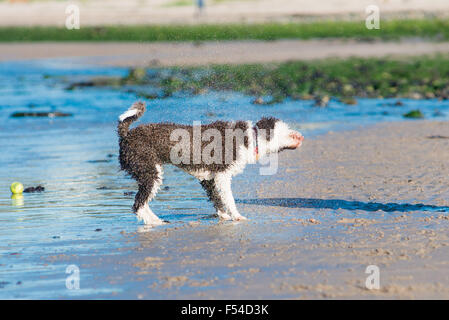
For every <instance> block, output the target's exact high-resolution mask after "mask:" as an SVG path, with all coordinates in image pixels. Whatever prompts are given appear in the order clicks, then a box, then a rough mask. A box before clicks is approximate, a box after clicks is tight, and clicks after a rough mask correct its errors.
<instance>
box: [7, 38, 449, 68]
mask: <svg viewBox="0 0 449 320" xmlns="http://www.w3.org/2000/svg"><path fill="white" fill-rule="evenodd" d="M440 53H449V42H430V41H416V40H413V39H411V40H401V41H399V42H384V41H374V42H361V41H355V40H335V39H334V40H328V39H325V40H323V39H321V40H275V41H222V42H216V41H205V42H198V43H195V42H193V43H192V42H180V43H169V42H164V43H137V42H132V43H126V42H107V43H104V42H102V43H91V42H28V43H0V62H1V61H3V62H5V61H23V60H36V59H65V58H71V59H72V61H71V62H72V63H78V64H93V65H95V64H97V65H109V66H121V67H148V66H162V67H170V66H201V65H207V64H245V63H270V62H285V61H290V60H298V61H301V60H304V61H311V60H319V59H327V58H350V57H365V58H373V57H410V56H420V55H433V54H440Z"/></svg>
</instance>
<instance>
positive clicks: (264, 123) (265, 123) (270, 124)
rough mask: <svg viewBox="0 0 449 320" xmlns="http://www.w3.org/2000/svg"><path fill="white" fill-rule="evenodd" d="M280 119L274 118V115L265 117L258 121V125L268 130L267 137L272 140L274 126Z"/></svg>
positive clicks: (260, 128) (259, 127)
mask: <svg viewBox="0 0 449 320" xmlns="http://www.w3.org/2000/svg"><path fill="white" fill-rule="evenodd" d="M278 121H279V119H276V118H273V117H263V118H262V119H260V120H259V121H257V122H256V127H257V128H258V129H259V130H265V132H266V139H267V140H268V141H270V138H271V135H272V134H274V132H273V130H274V126H275V125H276V122H278Z"/></svg>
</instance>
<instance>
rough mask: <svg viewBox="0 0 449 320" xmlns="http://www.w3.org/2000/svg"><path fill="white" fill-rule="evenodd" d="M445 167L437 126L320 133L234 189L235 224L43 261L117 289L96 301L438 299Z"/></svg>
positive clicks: (447, 203)
mask: <svg viewBox="0 0 449 320" xmlns="http://www.w3.org/2000/svg"><path fill="white" fill-rule="evenodd" d="M448 159H449V125H448V124H447V123H446V122H431V121H407V122H400V123H398V122H396V123H384V124H378V125H375V126H372V127H368V128H358V129H356V130H351V131H344V132H335V133H332V132H329V133H328V134H326V135H323V136H318V137H316V138H310V139H306V141H305V142H304V145H303V146H302V147H301V149H300V150H297V151H285V152H283V153H282V154H281V157H280V167H279V172H278V174H276V175H273V176H258V175H253V176H251V175H252V174H254V173H255V172H257V168H255V167H251V168H249V170H248V171H247V172H245V174H243V175H242V176H238V177H237V178H236V179H235V181H234V187H233V188H234V190H235V197H236V199H238V200H237V202H238V207H239V210H240V211H241V213H243V214H244V215H246V216H247V217H248V218H249V220H248V221H246V222H240V223H232V222H226V223H216V222H215V220H208V219H199V220H198V221H197V222H196V221H193V222H189V223H184V224H182V223H181V224H180V223H176V222H173V223H171V224H170V225H168V226H165V227H159V228H155V229H152V230H150V231H145V230H144V229H142V228H141V229H140V231H141V232H136V233H125V232H123V233H122V236H123V237H124V239H125V241H126V242H127V243H128V244H129V245H130V246H129V247H127V248H123V249H119V252H117V253H120V255H117V254H114V253H113V252H112V253H110V254H105V253H101V250H99V251H98V252H92V254H91V255H89V256H84V257H80V256H76V252H75V253H74V255H73V256H53V257H42V258H43V261H44V262H47V263H52V264H55V263H56V264H57V263H60V264H64V263H65V264H67V263H75V264H77V265H79V266H80V268H81V274H90V276H85V278H82V280H81V281H82V282H81V283H82V284H81V286H82V287H83V288H90V287H91V288H102V286H109V287H111V286H116V287H117V288H120V289H117V290H116V291H113V292H112V293H110V294H109V293H108V294H106V293H105V294H100V295H95V297H98V296H101V297H106V298H131V299H134V298H138V299H163V298H194V299H196V298H198V299H244V298H248V299H254V298H265V299H272V298H274V299H283V298H288V299H314V298H326V299H328V298H338V299H347V298H355V299H384V298H386V299H393V298H394V299H397V298H400V299H411V298H413V299H419V298H424V299H427V298H437V299H448V298H449V274H448V273H447V270H448V267H449V247H448V245H449V234H448V232H447V231H448V227H449V164H448ZM368 265H376V266H378V267H379V270H380V289H379V290H368V289H367V288H366V287H365V280H366V277H367V276H368V274H365V269H366V267H367V266H368ZM83 279H86V280H83ZM83 281H84V282H83ZM88 296H89V295H87V297H88ZM73 297H77V296H76V295H74V296H73ZM84 297H85V296H84Z"/></svg>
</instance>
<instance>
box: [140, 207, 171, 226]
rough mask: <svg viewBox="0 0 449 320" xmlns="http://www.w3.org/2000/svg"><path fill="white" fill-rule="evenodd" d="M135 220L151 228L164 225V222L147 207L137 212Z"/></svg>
mask: <svg viewBox="0 0 449 320" xmlns="http://www.w3.org/2000/svg"><path fill="white" fill-rule="evenodd" d="M137 219H138V220H139V221H143V223H144V224H145V225H146V226H151V227H153V226H160V225H163V224H165V222H164V221H162V220H161V219H159V218H158V216H156V215H155V214H154V213H153V212H152V211H151V209H150V208H148V207H144V208H142V209H140V210H139V211H137Z"/></svg>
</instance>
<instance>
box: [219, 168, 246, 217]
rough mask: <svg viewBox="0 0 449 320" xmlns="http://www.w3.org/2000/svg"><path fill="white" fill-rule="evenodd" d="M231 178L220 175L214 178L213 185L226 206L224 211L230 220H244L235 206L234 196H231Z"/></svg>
mask: <svg viewBox="0 0 449 320" xmlns="http://www.w3.org/2000/svg"><path fill="white" fill-rule="evenodd" d="M231 178H232V177H231V176H230V175H228V174H225V173H220V174H217V175H216V176H215V185H216V188H217V191H218V193H219V195H220V198H221V199H222V201H223V203H224V204H225V206H226V209H227V211H228V213H229V215H230V216H231V219H232V220H246V218H245V217H244V216H242V215H241V214H240V213H239V212H238V210H237V206H236V205H235V201H234V196H233V195H232V189H231Z"/></svg>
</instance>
